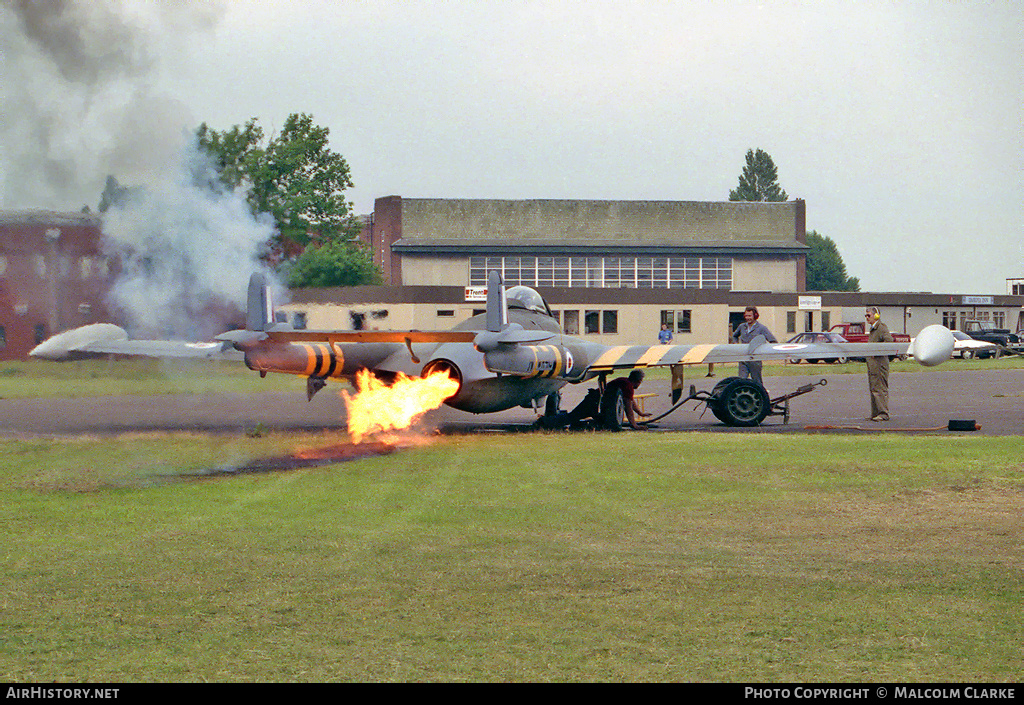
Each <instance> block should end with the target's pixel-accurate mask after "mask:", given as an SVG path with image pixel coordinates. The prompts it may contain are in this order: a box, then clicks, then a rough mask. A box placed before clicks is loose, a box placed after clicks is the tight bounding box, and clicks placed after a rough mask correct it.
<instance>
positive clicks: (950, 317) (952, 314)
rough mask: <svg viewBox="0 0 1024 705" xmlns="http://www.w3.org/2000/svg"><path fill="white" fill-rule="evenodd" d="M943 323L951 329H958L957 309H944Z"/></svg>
mask: <svg viewBox="0 0 1024 705" xmlns="http://www.w3.org/2000/svg"><path fill="white" fill-rule="evenodd" d="M942 325H944V326H945V327H946V328H949V329H950V330H954V329H956V311H943V312H942Z"/></svg>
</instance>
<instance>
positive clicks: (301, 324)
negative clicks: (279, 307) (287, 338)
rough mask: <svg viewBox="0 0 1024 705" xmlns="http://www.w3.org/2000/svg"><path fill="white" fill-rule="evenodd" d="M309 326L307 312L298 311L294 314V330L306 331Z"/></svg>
mask: <svg viewBox="0 0 1024 705" xmlns="http://www.w3.org/2000/svg"><path fill="white" fill-rule="evenodd" d="M307 325H308V323H307V320H306V312H305V311H296V312H295V313H293V314H292V328H294V329H295V330H305V329H306V326H307Z"/></svg>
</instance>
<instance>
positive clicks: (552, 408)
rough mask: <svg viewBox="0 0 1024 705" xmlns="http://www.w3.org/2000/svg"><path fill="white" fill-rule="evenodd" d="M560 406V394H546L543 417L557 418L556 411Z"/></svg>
mask: <svg viewBox="0 0 1024 705" xmlns="http://www.w3.org/2000/svg"><path fill="white" fill-rule="evenodd" d="M561 406H562V393H561V392H554V393H553V394H548V396H547V397H546V398H545V400H544V415H545V416H558V410H559V408H561Z"/></svg>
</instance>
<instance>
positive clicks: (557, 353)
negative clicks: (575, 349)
mask: <svg viewBox="0 0 1024 705" xmlns="http://www.w3.org/2000/svg"><path fill="white" fill-rule="evenodd" d="M522 347H523V348H524V349H526V350H528V351H529V352H530V353H532V354H533V363H532V365H531V369H532V372H531V373H530V374H527V375H525V378H526V379H531V378H534V377H536V378H543V377H561V376H562V374H563V373H564V372H567V371H568V370H569V369H570V368H571V367H572V353H570V352H569V351H568V350H566V349H565V348H563V347H561V346H558V345H524V346H522Z"/></svg>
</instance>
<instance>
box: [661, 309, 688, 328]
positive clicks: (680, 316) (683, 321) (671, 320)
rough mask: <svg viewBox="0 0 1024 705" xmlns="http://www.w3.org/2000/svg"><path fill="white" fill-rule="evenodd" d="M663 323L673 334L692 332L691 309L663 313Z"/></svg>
mask: <svg viewBox="0 0 1024 705" xmlns="http://www.w3.org/2000/svg"><path fill="white" fill-rule="evenodd" d="M661 322H662V324H664V325H667V326H668V329H669V330H670V331H672V332H673V333H689V332H691V329H690V311H689V309H687V310H683V311H662V312H661Z"/></svg>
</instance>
